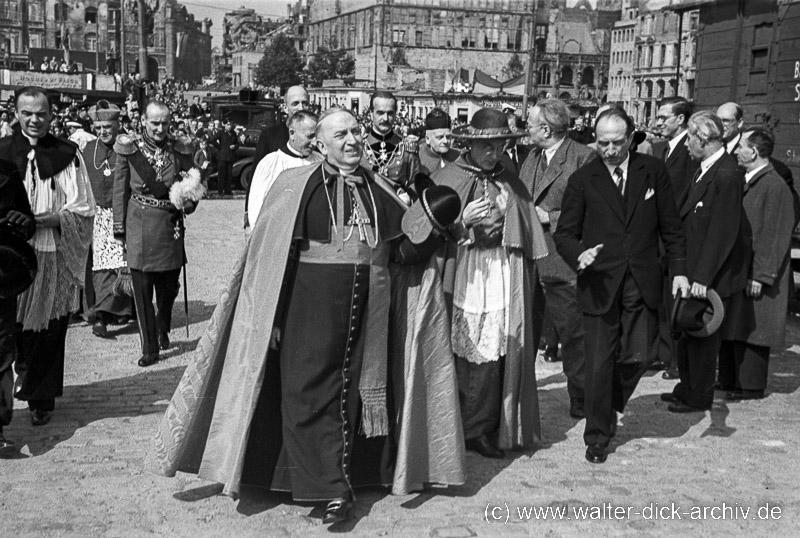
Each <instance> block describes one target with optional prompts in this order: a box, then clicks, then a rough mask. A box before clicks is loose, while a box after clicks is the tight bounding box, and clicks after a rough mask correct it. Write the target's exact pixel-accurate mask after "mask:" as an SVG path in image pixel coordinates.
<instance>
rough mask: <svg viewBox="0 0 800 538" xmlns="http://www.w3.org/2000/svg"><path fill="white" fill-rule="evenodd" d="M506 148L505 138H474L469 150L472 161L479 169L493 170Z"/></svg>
mask: <svg viewBox="0 0 800 538" xmlns="http://www.w3.org/2000/svg"><path fill="white" fill-rule="evenodd" d="M505 149H506V139H505V138H500V139H498V140H475V141H473V142H472V146H471V148H470V150H469V156H470V158H471V159H472V162H473V163H475V165H476V166H477V167H478V168H480V169H481V170H485V171H487V172H488V171H490V170H493V169H494V167H495V166H496V165H497V163H498V162H499V161H500V157H502V156H503V152H504V151H505Z"/></svg>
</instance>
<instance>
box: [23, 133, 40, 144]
mask: <svg viewBox="0 0 800 538" xmlns="http://www.w3.org/2000/svg"><path fill="white" fill-rule="evenodd" d="M20 132H21V133H22V136H24V137H25V138H27V139H28V144H30V145H31V146H36V145H38V144H39V139H38V138H34V137H32V136H28V135H27V134H25V131H23V130H21V129H20Z"/></svg>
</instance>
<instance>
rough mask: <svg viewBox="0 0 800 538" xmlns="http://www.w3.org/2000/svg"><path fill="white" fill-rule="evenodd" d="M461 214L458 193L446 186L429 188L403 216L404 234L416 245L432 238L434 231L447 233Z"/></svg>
mask: <svg viewBox="0 0 800 538" xmlns="http://www.w3.org/2000/svg"><path fill="white" fill-rule="evenodd" d="M460 213H461V198H459V196H458V193H456V191H454V190H453V189H451V188H450V187H445V186H444V185H434V186H433V187H428V188H427V189H425V190H424V191H422V194H421V195H420V197H419V200H417V201H416V202H414V203H413V204H411V207H409V208H408V211H406V213H405V215H403V221H402V228H403V233H404V234H406V236H407V237H408V238H409V239H410V240H411V242H412V243H414V244H417V245H418V244H420V243H423V242H425V240H427V239H428V237H430V235H431V233H432V232H433V230H434V229H436V230H438V231H440V232H442V233H445V232H446V231H447V227H448V226H450V225H451V224H453V223H454V222H455V221H456V219H457V218H458V215H459V214H460Z"/></svg>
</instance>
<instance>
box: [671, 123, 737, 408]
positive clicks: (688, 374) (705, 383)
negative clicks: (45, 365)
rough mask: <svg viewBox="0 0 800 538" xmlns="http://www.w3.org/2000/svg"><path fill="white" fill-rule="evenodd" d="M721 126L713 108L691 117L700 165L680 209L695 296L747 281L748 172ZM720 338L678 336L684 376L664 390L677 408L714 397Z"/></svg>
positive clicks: (703, 404)
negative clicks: (732, 152) (744, 194)
mask: <svg viewBox="0 0 800 538" xmlns="http://www.w3.org/2000/svg"><path fill="white" fill-rule="evenodd" d="M722 132H723V126H722V122H721V121H720V120H719V118H718V117H717V116H716V115H715V114H713V113H712V112H709V111H702V112H698V113H696V114H695V115H693V116H692V117H691V119H689V134H688V136H687V138H686V146H687V147H688V148H689V153H690V154H691V156H692V158H693V159H695V160H697V161H700V168H699V170H698V171H697V173H696V174H695V177H694V179H693V180H692V184H691V187H690V189H689V194H688V197H687V199H686V202H684V204H683V207H681V209H680V214H681V219H682V220H683V228H684V231H685V233H686V269H687V274H688V276H689V280H690V281H691V282H692V296H693V297H699V298H705V297H706V295H707V290H708V288H713V289H714V290H716V292H717V294H719V296H720V298H721V299H722V302H723V305H725V306H726V309H727V303H728V298H729V297H730V296H731V295H732V294H734V293H738V292H740V291H741V290H743V289H744V287H745V284H746V283H747V264H746V262H745V257H746V248H745V247H746V245H745V242H744V234H743V230H742V226H743V224H744V222H745V221H744V219H743V218H742V215H743V211H744V210H743V209H742V192H743V188H744V173H743V172H742V170H741V169H740V168H739V166H738V165H737V163H736V159H734V158H733V156H731V155H729V154H727V153H725V147H724V143H723V140H722ZM721 343H722V339H721V332H720V331H717V332H715V333H714V334H712V335H710V336H706V337H696V336H692V335H689V334H684V335H682V336H681V338H680V339H679V340H678V346H677V354H678V372H679V373H680V382H679V383H678V384H677V385H675V388H674V389H673V390H672V392H667V393H664V394H662V395H661V399H662V400H664V401H667V402H670V405H669V410H670V411H672V412H674V413H689V412H693V411H705V410H707V409H710V408H711V404H712V403H713V401H714V373H715V370H716V366H717V354H718V353H719V349H720V344H721Z"/></svg>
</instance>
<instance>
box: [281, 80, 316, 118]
mask: <svg viewBox="0 0 800 538" xmlns="http://www.w3.org/2000/svg"><path fill="white" fill-rule="evenodd" d="M283 101H284V103H285V104H286V114H288V117H290V118H291V117H292V114H294V113H295V112H298V111H300V110H308V109H309V108H311V102H310V101H309V99H308V92H307V91H305V90H304V89H303V88H294V87H293V88H289V89H288V90H287V91H286V95H285V96H284V98H283Z"/></svg>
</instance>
